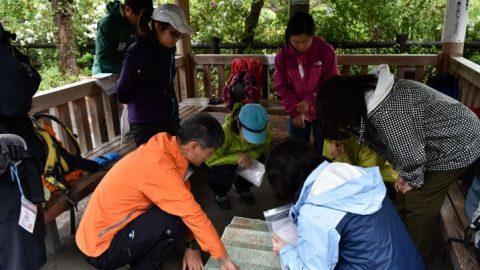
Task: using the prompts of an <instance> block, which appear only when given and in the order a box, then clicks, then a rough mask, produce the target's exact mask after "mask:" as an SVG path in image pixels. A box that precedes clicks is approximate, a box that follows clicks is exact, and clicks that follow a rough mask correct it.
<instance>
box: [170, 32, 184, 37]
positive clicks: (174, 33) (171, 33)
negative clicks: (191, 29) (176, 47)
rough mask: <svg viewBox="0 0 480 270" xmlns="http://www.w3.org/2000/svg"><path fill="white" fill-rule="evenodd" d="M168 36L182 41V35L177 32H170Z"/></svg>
mask: <svg viewBox="0 0 480 270" xmlns="http://www.w3.org/2000/svg"><path fill="white" fill-rule="evenodd" d="M170 36H171V37H172V38H173V39H182V38H183V37H184V35H183V34H182V33H180V32H178V31H175V30H171V31H170Z"/></svg>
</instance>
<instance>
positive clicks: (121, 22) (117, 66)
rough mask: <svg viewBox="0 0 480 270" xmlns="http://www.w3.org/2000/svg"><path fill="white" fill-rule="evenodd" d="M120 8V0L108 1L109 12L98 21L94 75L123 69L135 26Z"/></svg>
mask: <svg viewBox="0 0 480 270" xmlns="http://www.w3.org/2000/svg"><path fill="white" fill-rule="evenodd" d="M120 10H121V3H120V1H115V2H110V3H108V4H107V11H108V14H107V15H105V16H104V17H103V18H101V19H100V21H99V22H98V25H97V39H96V42H95V59H94V61H93V67H92V74H93V75H95V74H97V73H120V71H121V70H122V61H123V54H124V53H125V51H126V50H127V48H128V47H129V46H130V44H132V42H133V39H132V35H133V34H134V33H135V26H133V25H131V24H130V23H129V22H128V21H127V20H126V19H125V18H124V17H123V15H122V13H121V12H120Z"/></svg>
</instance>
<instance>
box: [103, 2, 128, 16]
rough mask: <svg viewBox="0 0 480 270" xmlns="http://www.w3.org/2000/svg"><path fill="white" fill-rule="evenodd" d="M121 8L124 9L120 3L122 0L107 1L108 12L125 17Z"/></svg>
mask: <svg viewBox="0 0 480 270" xmlns="http://www.w3.org/2000/svg"><path fill="white" fill-rule="evenodd" d="M121 9H122V4H121V3H120V1H114V2H109V3H107V12H108V14H110V15H112V16H115V17H116V18H121V19H124V17H123V15H122V12H121V11H120V10H121Z"/></svg>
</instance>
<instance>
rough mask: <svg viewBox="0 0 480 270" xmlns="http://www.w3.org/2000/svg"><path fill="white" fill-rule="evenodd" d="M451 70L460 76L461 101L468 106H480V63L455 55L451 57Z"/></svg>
mask: <svg viewBox="0 0 480 270" xmlns="http://www.w3.org/2000/svg"><path fill="white" fill-rule="evenodd" d="M449 72H450V73H452V74H454V75H455V76H456V77H457V78H458V83H459V87H460V98H459V99H460V101H461V102H462V103H463V104H465V105H467V106H480V65H478V64H475V63H473V62H472V61H470V60H468V59H465V58H463V57H454V58H451V59H450V64H449Z"/></svg>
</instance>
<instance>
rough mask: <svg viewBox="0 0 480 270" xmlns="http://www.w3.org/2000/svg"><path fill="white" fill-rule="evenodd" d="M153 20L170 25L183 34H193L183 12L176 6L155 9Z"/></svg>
mask: <svg viewBox="0 0 480 270" xmlns="http://www.w3.org/2000/svg"><path fill="white" fill-rule="evenodd" d="M152 20H155V21H159V22H166V23H169V24H170V25H171V26H172V27H173V28H175V30H177V31H178V32H180V33H182V34H192V33H193V32H194V30H193V28H191V27H190V26H189V25H188V23H187V19H186V18H185V14H184V13H183V10H182V9H181V8H180V7H179V6H177V5H175V4H163V5H160V6H159V7H157V8H155V9H154V10H153V13H152Z"/></svg>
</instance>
